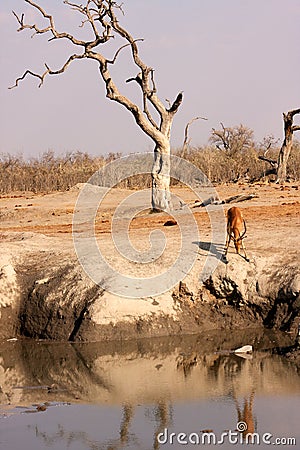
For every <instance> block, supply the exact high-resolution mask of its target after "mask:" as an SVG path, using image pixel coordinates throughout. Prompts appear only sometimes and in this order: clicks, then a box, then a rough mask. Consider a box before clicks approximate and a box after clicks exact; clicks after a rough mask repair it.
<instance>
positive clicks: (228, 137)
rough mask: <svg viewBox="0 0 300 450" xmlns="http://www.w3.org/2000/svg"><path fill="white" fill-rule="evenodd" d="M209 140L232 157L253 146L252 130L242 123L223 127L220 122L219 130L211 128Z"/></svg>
mask: <svg viewBox="0 0 300 450" xmlns="http://www.w3.org/2000/svg"><path fill="white" fill-rule="evenodd" d="M210 142H211V143H213V144H215V146H216V147H217V148H218V149H219V150H223V151H224V152H225V153H226V154H227V155H228V156H229V157H234V156H235V155H237V154H239V153H241V152H243V151H244V150H247V149H249V148H251V147H252V146H253V130H251V129H250V128H248V127H245V126H244V125H242V124H241V125H239V126H236V127H225V126H224V125H223V123H222V122H221V129H220V130H216V129H215V128H213V129H212V133H211V137H210Z"/></svg>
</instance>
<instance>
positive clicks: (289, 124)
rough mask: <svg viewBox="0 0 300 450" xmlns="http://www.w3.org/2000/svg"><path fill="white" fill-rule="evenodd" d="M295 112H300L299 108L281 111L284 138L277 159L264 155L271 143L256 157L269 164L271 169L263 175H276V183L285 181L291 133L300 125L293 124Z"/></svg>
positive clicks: (290, 146)
mask: <svg viewBox="0 0 300 450" xmlns="http://www.w3.org/2000/svg"><path fill="white" fill-rule="evenodd" d="M296 114H300V109H293V110H292V111H288V112H287V113H283V124H284V139H283V143H282V145H281V148H280V151H279V154H278V158H277V160H276V159H271V158H267V157H266V154H267V151H268V150H269V148H270V147H271V144H270V146H269V148H267V151H265V153H264V155H263V156H259V157H258V158H259V159H260V160H262V161H265V162H267V163H269V164H270V165H271V169H269V170H268V171H267V172H266V173H265V175H271V174H275V175H276V177H277V178H276V183H284V182H285V181H286V175H287V163H288V159H289V156H290V152H291V149H292V146H293V133H294V131H299V130H300V125H294V124H293V122H294V116H295V115H296Z"/></svg>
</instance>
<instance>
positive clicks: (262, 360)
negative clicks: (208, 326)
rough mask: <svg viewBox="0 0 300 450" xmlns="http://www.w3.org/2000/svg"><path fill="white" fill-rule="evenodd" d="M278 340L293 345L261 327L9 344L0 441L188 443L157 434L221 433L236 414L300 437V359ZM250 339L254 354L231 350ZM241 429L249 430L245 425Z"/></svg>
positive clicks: (3, 349) (259, 428) (4, 351)
mask: <svg viewBox="0 0 300 450" xmlns="http://www.w3.org/2000/svg"><path fill="white" fill-rule="evenodd" d="M279 342H280V343H281V345H282V343H283V345H289V344H290V341H289V338H288V337H287V336H286V335H275V334H274V333H269V334H268V333H266V332H265V333H263V332H255V331H253V332H249V331H248V332H245V333H244V332H240V333H239V336H234V335H233V334H231V335H230V336H227V337H225V336H224V335H222V333H220V332H218V333H214V334H212V333H206V334H204V335H202V336H191V337H187V338H178V339H177V338H165V339H152V340H143V341H130V342H120V343H89V344H71V343H49V342H32V341H20V342H13V343H12V342H7V343H2V345H1V346H0V355H1V357H0V386H1V390H0V403H1V405H2V406H1V411H0V413H1V415H0V417H1V419H0V448H5V449H6V450H9V449H14V450H15V449H17V448H24V449H27V448H39V449H44V448H45V449H46V448H51V449H62V448H71V449H73V448H74V449H85V448H86V449H122V448H126V449H135V448H139V449H145V450H146V449H147V450H148V449H150V448H153V449H158V448H179V447H178V446H179V444H178V443H176V445H175V443H174V444H170V443H169V442H168V443H166V444H161V443H160V442H159V440H158V439H157V436H159V435H161V433H163V432H164V430H168V433H175V434H176V433H185V434H187V435H189V434H190V433H198V435H199V436H201V433H202V434H203V433H209V432H211V433H215V434H216V435H218V434H219V435H221V434H222V433H224V431H226V430H233V431H236V427H237V423H244V424H245V425H244V426H245V427H246V428H247V430H248V432H251V433H252V432H256V433H267V432H269V433H272V434H273V435H274V436H276V435H277V436H294V435H296V436H295V437H297V434H299V432H298V422H297V408H299V406H300V396H299V394H300V378H299V375H298V373H297V371H296V368H295V366H293V365H292V364H291V363H289V362H288V361H286V360H285V359H283V358H281V357H279V356H275V355H272V354H271V352H270V348H272V347H274V346H278V345H279ZM244 343H247V344H251V345H253V347H254V349H256V351H254V353H253V355H252V356H251V355H246V357H240V356H238V355H234V354H232V353H230V352H229V350H231V349H234V348H237V347H239V346H241V345H242V344H244ZM268 349H269V350H268ZM28 412H36V414H28ZM240 432H241V439H244V436H246V430H244V431H243V430H242V429H241V430H240ZM298 437H299V436H298ZM299 442H300V440H299ZM189 446H191V448H194V447H195V446H194V445H192V444H189V445H185V448H189ZM223 448H226V446H224V447H223Z"/></svg>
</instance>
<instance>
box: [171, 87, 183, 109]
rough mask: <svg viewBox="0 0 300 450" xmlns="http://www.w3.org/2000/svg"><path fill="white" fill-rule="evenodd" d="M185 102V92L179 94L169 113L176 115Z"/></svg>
mask: <svg viewBox="0 0 300 450" xmlns="http://www.w3.org/2000/svg"><path fill="white" fill-rule="evenodd" d="M182 100H183V92H179V94H178V95H177V97H176V99H175V101H174V103H173V105H172V106H171V108H169V109H168V112H169V113H171V114H175V113H176V112H177V111H178V108H179V106H180V105H181V103H182Z"/></svg>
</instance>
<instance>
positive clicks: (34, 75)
mask: <svg viewBox="0 0 300 450" xmlns="http://www.w3.org/2000/svg"><path fill="white" fill-rule="evenodd" d="M48 73H49V70H48V69H47V70H46V71H45V72H44V73H43V74H42V75H39V74H38V73H34V72H32V71H31V70H26V71H25V72H24V73H23V75H22V76H21V77H19V78H17V79H16V82H15V84H14V85H13V86H10V87H9V88H8V89H13V88H15V87H17V86H18V85H19V81H22V80H24V78H26V76H27V75H32V76H33V77H37V78H39V79H40V84H39V87H41V86H42V84H43V83H44V78H45V76H46V75H47V74H48Z"/></svg>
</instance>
